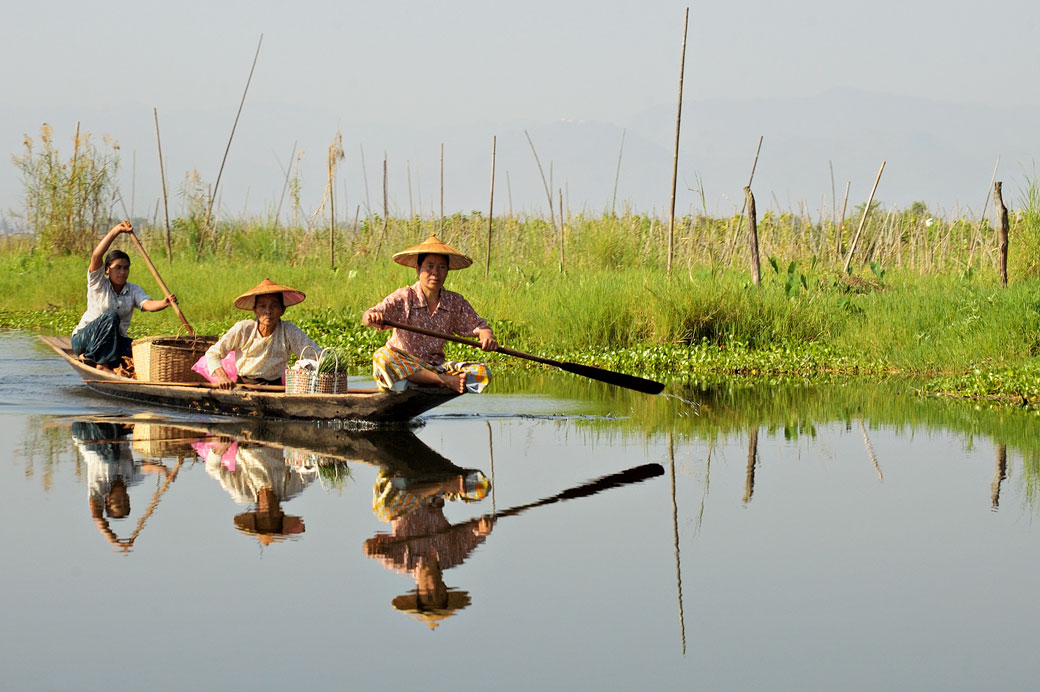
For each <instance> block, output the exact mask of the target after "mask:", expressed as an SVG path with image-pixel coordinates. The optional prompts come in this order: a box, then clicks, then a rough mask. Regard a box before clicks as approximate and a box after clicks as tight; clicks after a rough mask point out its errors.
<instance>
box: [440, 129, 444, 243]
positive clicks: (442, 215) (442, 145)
mask: <svg viewBox="0 0 1040 692" xmlns="http://www.w3.org/2000/svg"><path fill="white" fill-rule="evenodd" d="M440 227H441V233H442V234H443V233H444V142H441V223H440Z"/></svg>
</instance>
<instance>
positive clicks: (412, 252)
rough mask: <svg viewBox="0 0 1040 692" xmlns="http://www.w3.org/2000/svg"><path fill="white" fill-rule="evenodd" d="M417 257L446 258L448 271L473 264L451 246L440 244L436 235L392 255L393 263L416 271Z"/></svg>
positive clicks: (417, 265)
mask: <svg viewBox="0 0 1040 692" xmlns="http://www.w3.org/2000/svg"><path fill="white" fill-rule="evenodd" d="M419 255H444V256H445V257H447V258H448V269H465V268H466V267H468V266H469V265H471V264H473V260H471V259H470V258H469V257H467V256H466V255H464V254H462V253H461V252H459V251H458V250H456V249H455V248H453V247H452V246H451V245H448V244H447V243H442V242H441V240H440V238H438V237H437V236H436V235H431V236H430V237H429V238H427V239H426V240H424V241H422V242H421V243H419V244H418V245H414V246H412V247H410V248H408V249H407V250H401V251H400V252H398V253H397V254H396V255H394V261H395V262H397V263H398V264H402V265H404V266H406V267H412V268H413V269H417V268H418V267H419Z"/></svg>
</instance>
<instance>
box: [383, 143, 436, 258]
mask: <svg viewBox="0 0 1040 692" xmlns="http://www.w3.org/2000/svg"><path fill="white" fill-rule="evenodd" d="M442 214H443V212H442ZM389 217H390V202H389V199H388V198H387V180H386V152H385V151H384V152H383V231H382V233H380V235H379V247H382V246H383V241H384V240H386V228H387V224H388V223H389Z"/></svg>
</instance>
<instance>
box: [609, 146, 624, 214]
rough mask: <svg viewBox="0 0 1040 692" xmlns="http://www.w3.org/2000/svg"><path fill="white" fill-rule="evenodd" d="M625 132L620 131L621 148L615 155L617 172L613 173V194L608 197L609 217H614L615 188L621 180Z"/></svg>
mask: <svg viewBox="0 0 1040 692" xmlns="http://www.w3.org/2000/svg"><path fill="white" fill-rule="evenodd" d="M625 132H626V130H621V146H620V147H618V153H617V170H615V171H614V194H613V195H612V196H611V197H610V215H611V216H613V215H614V204H615V203H616V202H617V186H618V180H619V179H620V178H621V154H623V153H624V151H625Z"/></svg>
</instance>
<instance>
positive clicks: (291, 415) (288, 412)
mask: <svg viewBox="0 0 1040 692" xmlns="http://www.w3.org/2000/svg"><path fill="white" fill-rule="evenodd" d="M40 340H41V341H43V343H45V344H47V345H48V346H50V347H51V348H52V349H54V351H55V352H56V353H57V354H58V355H59V356H61V357H62V358H64V359H65V360H66V362H68V364H69V365H71V366H72V368H73V369H74V370H75V371H76V372H77V373H79V375H80V377H82V378H83V381H84V383H85V384H86V385H87V386H88V387H89V388H91V389H92V390H94V391H96V392H99V393H101V394H105V395H108V396H112V397H117V398H120V399H129V400H131V401H137V402H139V403H142V404H151V405H154V406H166V407H172V408H177V409H185V410H188V411H194V412H198V413H208V414H217V415H227V416H256V417H262V418H281V419H295V420H353V421H368V422H372V423H403V422H406V421H409V420H411V419H413V418H415V417H416V416H418V415H419V414H421V413H424V412H426V411H429V410H430V409H432V408H434V407H435V406H440V405H441V404H443V403H445V402H447V401H450V400H452V399H454V398H455V397H457V396H459V395H458V394H457V393H456V392H452V391H449V390H447V389H429V388H415V389H408V390H406V391H404V392H381V391H379V390H378V389H374V388H372V389H353V388H352V389H348V390H347V391H346V392H345V393H340V394H286V393H285V392H284V391H282V389H281V388H280V387H250V388H246V387H243V386H239V387H236V388H235V389H231V390H225V389H216V388H214V387H213V386H212V385H209V383H194V382H141V381H138V380H131V379H128V378H126V377H121V376H119V375H115V374H113V373H109V372H105V371H103V370H98V369H97V368H94V367H91V366H90V365H87V364H85V363H83V362H81V361H80V360H79V359H78V358H77V357H76V356H75V355H74V354H73V353H72V345H71V343H70V339H68V338H67V337H55V336H41V337H40Z"/></svg>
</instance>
